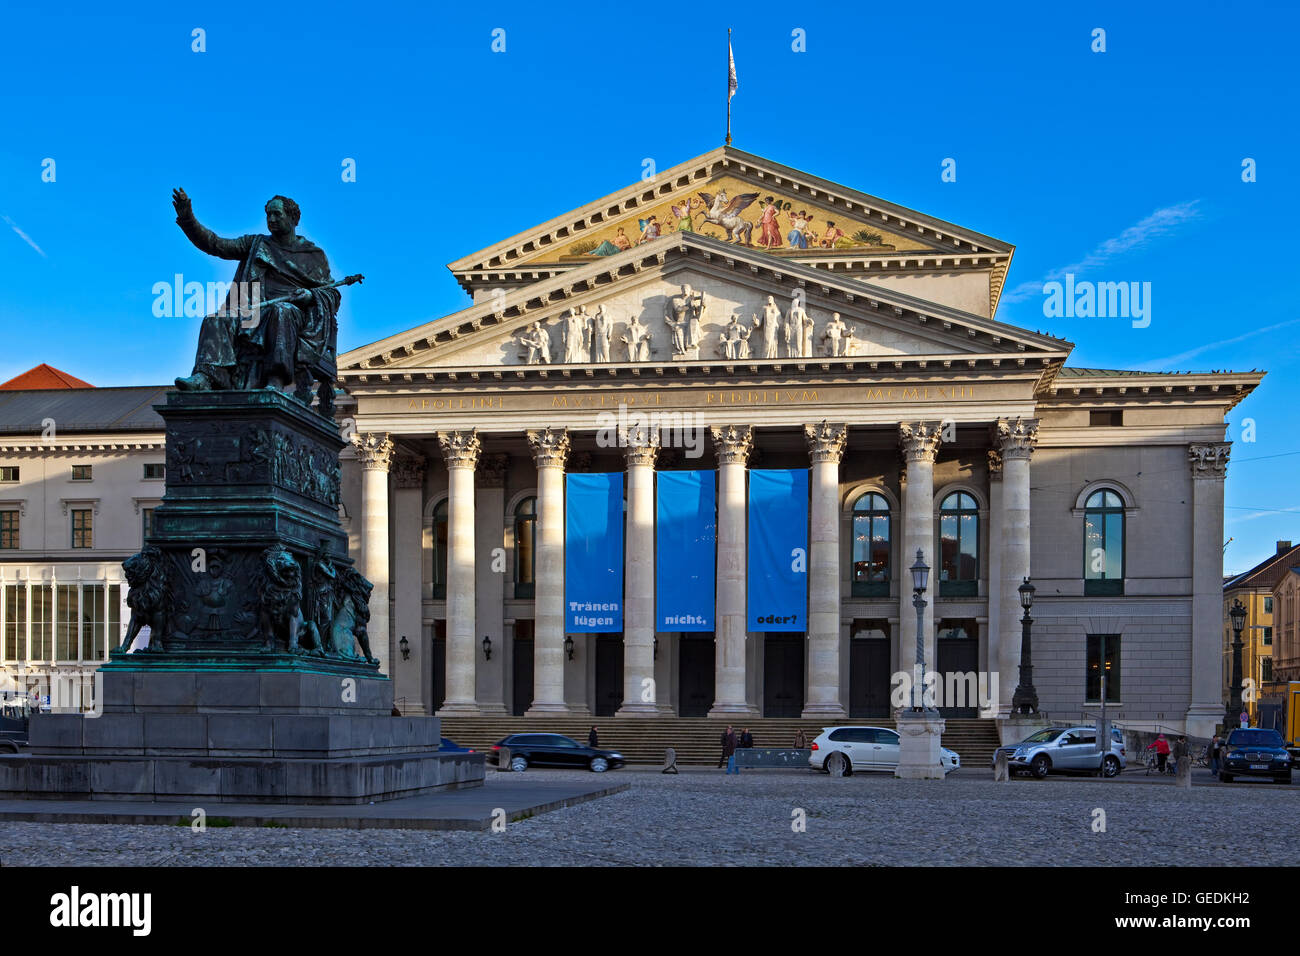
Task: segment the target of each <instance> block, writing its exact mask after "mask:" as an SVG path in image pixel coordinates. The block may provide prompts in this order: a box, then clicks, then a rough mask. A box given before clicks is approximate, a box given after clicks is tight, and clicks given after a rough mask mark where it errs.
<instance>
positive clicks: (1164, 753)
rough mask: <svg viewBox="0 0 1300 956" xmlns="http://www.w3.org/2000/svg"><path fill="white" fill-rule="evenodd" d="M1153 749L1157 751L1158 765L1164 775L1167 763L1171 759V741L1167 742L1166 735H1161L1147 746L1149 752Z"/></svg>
mask: <svg viewBox="0 0 1300 956" xmlns="http://www.w3.org/2000/svg"><path fill="white" fill-rule="evenodd" d="M1152 747H1154V748H1155V751H1156V763H1157V765H1158V766H1159V768H1160V772H1161V773H1164V772H1165V761H1166V760H1168V759H1169V741H1167V740H1165V735H1164V734H1160V735H1159V736H1158V737H1156V739H1155V740H1153V741H1152V742H1151V743H1150V744H1148V745H1147V750H1150V749H1151V748H1152Z"/></svg>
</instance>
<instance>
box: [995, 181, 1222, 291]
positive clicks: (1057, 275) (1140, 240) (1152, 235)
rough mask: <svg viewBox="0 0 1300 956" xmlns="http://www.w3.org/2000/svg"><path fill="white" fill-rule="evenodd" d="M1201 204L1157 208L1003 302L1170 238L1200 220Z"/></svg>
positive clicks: (1185, 203)
mask: <svg viewBox="0 0 1300 956" xmlns="http://www.w3.org/2000/svg"><path fill="white" fill-rule="evenodd" d="M1199 203H1200V200H1199V199H1193V200H1191V201H1190V202H1180V203H1177V204H1176V205H1173V206H1166V207H1165V208H1164V209H1157V210H1156V211H1155V212H1153V213H1152V214H1151V215H1149V216H1147V217H1146V218H1145V219H1143V220H1142V221H1141V222H1138V223H1136V224H1134V225H1132V226H1129V227H1128V228H1127V229H1125V230H1124V231H1123V232H1121V233H1120V234H1119V235H1118V236H1113V237H1112V238H1110V239H1107V240H1105V241H1104V242H1102V243H1101V244H1100V245H1098V246H1097V248H1095V249H1093V250H1092V252H1090V253H1088V254H1087V255H1086V256H1084V257H1083V258H1082V259H1080V260H1079V261H1078V262H1072V263H1070V265H1068V266H1062V267H1061V268H1059V269H1054V270H1052V271H1051V272H1049V273H1048V274H1047V275H1045V276H1044V277H1043V278H1041V279H1036V280H1034V281H1032V282H1022V283H1020V284H1019V285H1018V286H1016V287H1015V288H1014V289H1012V290H1011V291H1010V292H1007V293H1004V294H1003V296H1002V301H1003V302H1023V301H1024V300H1025V299H1031V298H1033V297H1034V296H1036V295H1040V294H1041V293H1042V291H1043V283H1045V282H1051V281H1053V280H1055V279H1062V278H1064V277H1065V274H1066V273H1067V272H1070V273H1074V274H1075V275H1080V274H1081V273H1084V272H1086V271H1088V270H1089V269H1096V268H1098V267H1099V266H1103V265H1105V264H1106V263H1108V262H1110V261H1111V260H1112V259H1115V258H1116V257H1118V256H1121V255H1123V254H1124V253H1126V252H1130V251H1132V250H1133V249H1136V248H1138V247H1139V246H1142V245H1145V244H1146V243H1148V242H1150V241H1152V240H1153V239H1158V238H1160V237H1161V236H1165V235H1168V234H1169V233H1171V232H1173V231H1174V230H1175V229H1177V228H1178V227H1179V226H1181V225H1183V224H1184V223H1187V222H1191V221H1192V220H1193V219H1198V218H1200V215H1201V213H1200V211H1199V210H1198V209H1197V208H1196V207H1197V205H1198V204H1199Z"/></svg>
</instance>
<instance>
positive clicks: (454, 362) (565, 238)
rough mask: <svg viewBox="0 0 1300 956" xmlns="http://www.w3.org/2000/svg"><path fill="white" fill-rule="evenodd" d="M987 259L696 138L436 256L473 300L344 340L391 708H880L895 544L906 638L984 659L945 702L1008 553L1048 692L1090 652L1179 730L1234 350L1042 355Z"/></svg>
mask: <svg viewBox="0 0 1300 956" xmlns="http://www.w3.org/2000/svg"><path fill="white" fill-rule="evenodd" d="M1013 251H1014V248H1013V247H1012V246H1011V245H1009V244H1008V243H1005V242H1002V241H1000V240H997V239H992V238H990V237H988V236H985V235H982V234H980V233H978V232H974V231H972V230H970V229H966V228H964V227H961V226H957V225H954V224H952V223H949V222H945V221H943V220H940V219H936V218H934V217H932V216H929V215H925V214H922V213H919V212H915V211H913V210H910V209H906V208H903V207H901V206H897V205H894V204H892V203H889V202H886V201H883V200H881V199H877V198H875V197H873V196H870V195H867V194H865V193H861V192H858V191H856V190H854V189H850V188H847V187H844V186H840V185H837V184H836V183H832V182H828V181H825V180H822V179H819V178H817V177H816V176H813V175H810V174H807V173H803V172H800V171H798V170H795V169H790V168H788V167H785V166H781V165H779V164H777V163H774V162H771V161H769V160H766V159H763V158H760V157H758V156H754V155H751V154H748V153H745V152H742V151H740V150H737V149H733V148H730V147H725V148H719V149H716V150H714V151H712V152H710V153H707V154H705V155H703V156H700V157H698V158H696V159H694V160H691V161H690V162H687V163H683V164H681V165H679V166H676V167H673V168H672V169H669V170H666V171H663V172H660V173H659V174H658V175H656V176H655V177H654V178H652V179H649V180H643V181H640V182H637V183H635V184H633V185H631V186H628V187H627V188H626V189H623V190H621V191H619V192H616V193H613V194H611V195H608V196H605V197H604V198H601V199H598V200H596V201H594V202H591V203H589V204H588V205H585V206H582V207H581V208H578V209H575V210H573V211H571V212H568V213H565V214H563V215H561V216H558V217H557V218H555V219H552V220H550V221H549V222H546V223H543V224H542V225H540V226H537V227H535V228H533V229H529V230H527V231H525V232H521V233H519V234H518V235H515V236H512V237H510V238H508V239H504V240H502V241H501V242H499V243H497V244H496V245H494V246H491V247H490V248H487V249H483V250H481V251H479V252H475V253H473V254H472V255H468V256H466V257H465V258H463V259H460V260H458V261H456V262H453V263H451V265H450V267H449V268H450V269H451V271H452V273H453V274H454V275H455V276H456V278H457V280H458V281H459V282H460V284H461V286H462V287H463V288H464V289H465V290H466V291H467V292H469V293H470V294H471V295H472V297H473V305H471V306H470V307H469V308H466V309H464V310H462V311H460V312H457V313H455V314H452V315H447V316H445V317H443V318H440V319H438V320H437V321H434V322H430V323H428V324H425V325H421V326H419V327H418V328H414V329H410V330H408V331H403V332H400V333H399V334H396V335H393V336H391V337H389V338H386V339H383V340H381V341H378V342H374V343H372V344H369V345H366V346H364V347H362V348H358V349H355V350H353V351H350V352H348V353H346V354H345V355H342V356H340V362H339V367H340V374H341V378H342V384H343V386H344V388H345V389H346V392H347V396H346V398H345V399H344V400H343V401H342V402H341V404H340V406H339V415H340V418H341V419H343V421H342V422H341V424H342V426H343V427H344V428H346V429H349V430H350V432H351V433H352V436H353V443H352V446H351V448H350V449H349V451H347V452H345V462H344V509H345V511H346V521H347V524H348V528H349V533H350V535H351V546H352V548H353V549H354V553H355V554H358V555H359V556H360V562H361V566H362V570H363V572H364V573H365V574H366V575H367V577H369V578H370V579H371V580H372V581H374V582H375V592H374V597H373V599H372V618H371V627H370V630H371V634H372V644H373V646H375V647H376V648H378V649H380V652H381V653H383V654H385V658H386V659H385V662H384V667H385V669H386V670H387V671H388V672H389V673H390V674H391V675H392V677H393V679H394V681H395V682H396V694H397V696H398V698H399V701H400V704H401V706H403V708H404V709H405V710H407V711H410V712H417V713H423V712H437V713H440V714H444V715H470V714H483V715H490V714H502V715H505V714H515V715H521V716H522V715H526V714H560V713H568V714H591V715H593V716H596V715H615V714H617V715H643V714H651V715H658V716H670V715H678V716H681V717H688V716H704V715H714V716H730V715H736V718H735V719H737V720H742V719H744V717H745V716H750V717H759V716H769V717H792V716H793V717H800V716H803V717H810V718H816V719H818V720H821V721H823V722H831V721H834V720H838V719H841V718H846V717H853V718H859V717H862V718H866V717H872V716H888V715H889V714H890V713H891V678H892V676H893V675H894V674H895V673H897V672H900V671H903V672H911V670H912V667H913V665H914V663H915V661H916V654H917V645H918V640H917V637H918V633H917V631H918V618H917V612H916V610H915V609H914V606H913V594H912V579H911V574H910V571H909V568H910V566H911V565H912V564H913V563H914V561H915V558H916V554H917V552H918V551H920V552H921V554H922V556H923V558H924V561H925V563H926V564H927V565H928V566H929V567H930V569H931V570H930V577H929V586H928V589H927V591H926V593H925V595H924V598H925V601H926V607H925V609H924V612H923V617H922V619H921V621H920V624H919V626H920V629H921V637H922V640H923V644H924V653H925V659H926V663H927V667H928V668H930V669H932V670H937V671H938V672H939V673H940V674H941V675H948V674H966V675H979V677H980V680H981V682H982V684H981V686H983V687H985V688H987V692H986V693H985V694H984V695H983V696H982V697H981V696H980V695H978V694H968V695H967V697H966V699H964V700H962V699H957V698H954V697H951V696H949V697H945V698H943V699H942V700H941V702H942V703H943V704H944V705H945V706H944V707H943V708H942V710H943V712H945V713H947V714H949V715H951V716H962V717H972V716H976V715H978V716H981V717H988V718H994V717H997V716H999V715H1006V714H1007V713H1008V712H1009V710H1010V707H1011V699H1012V694H1013V692H1014V690H1015V687H1016V683H1017V679H1018V668H1019V664H1020V657H1021V617H1022V614H1023V611H1022V607H1021V600H1020V595H1019V593H1018V588H1019V587H1020V586H1021V584H1022V582H1024V580H1025V579H1026V578H1029V579H1030V581H1031V583H1032V584H1033V586H1034V587H1035V589H1036V590H1035V600H1034V603H1033V607H1032V617H1033V621H1034V623H1033V630H1032V634H1033V644H1032V651H1033V655H1032V660H1033V682H1034V685H1035V687H1036V690H1037V693H1038V697H1039V702H1040V707H1041V708H1042V709H1043V710H1044V711H1046V712H1047V713H1048V714H1049V715H1050V716H1053V717H1058V716H1059V717H1064V718H1067V719H1069V718H1077V717H1080V716H1081V715H1083V714H1088V713H1093V712H1095V711H1096V710H1097V709H1098V708H1099V706H1100V703H1101V699H1100V697H1101V687H1102V680H1101V677H1102V675H1103V674H1105V675H1106V682H1105V683H1106V692H1105V693H1106V698H1107V705H1108V708H1109V712H1110V713H1111V715H1112V716H1115V717H1121V718H1123V719H1125V720H1127V721H1129V722H1132V723H1143V722H1145V723H1149V724H1153V725H1160V726H1163V727H1168V728H1180V729H1181V728H1186V729H1187V730H1188V731H1189V732H1191V733H1194V734H1199V735H1206V736H1208V734H1209V733H1210V732H1211V731H1212V728H1213V726H1214V724H1215V722H1216V721H1217V720H1218V719H1220V718H1221V716H1222V709H1223V705H1222V702H1221V688H1220V647H1219V643H1220V630H1221V624H1220V621H1219V605H1220V591H1221V584H1222V579H1221V572H1222V544H1223V500H1224V498H1223V494H1224V481H1225V475H1226V466H1227V463H1228V452H1229V446H1228V444H1227V443H1226V442H1225V441H1224V437H1225V424H1224V416H1225V414H1226V413H1227V412H1228V410H1229V409H1231V408H1232V407H1233V406H1234V405H1236V404H1237V403H1238V402H1240V401H1241V400H1242V399H1243V398H1244V397H1245V396H1246V395H1248V394H1249V393H1250V392H1251V390H1252V389H1253V388H1254V387H1255V386H1256V385H1257V384H1258V383H1259V381H1260V379H1261V377H1262V376H1261V374H1259V373H1249V374H1235V373H1192V372H1174V371H1168V372H1157V373H1152V372H1133V371H1118V370H1108V369H1090V368H1076V367H1072V366H1070V365H1069V364H1068V359H1069V357H1070V353H1071V350H1072V348H1073V346H1072V344H1071V343H1070V342H1068V341H1066V340H1065V339H1063V338H1058V337H1056V336H1054V335H1050V334H1045V333H1043V332H1037V331H1030V330H1027V329H1023V328H1018V327H1015V326H1012V325H1008V324H1006V323H1003V322H1000V321H998V320H997V319H996V318H995V315H996V313H997V305H998V298H999V294H1000V293H1001V291H1002V287H1003V281H1004V278H1005V276H1006V273H1007V268H1008V265H1009V263H1010V261H1011V256H1012V254H1013ZM593 489H594V492H593ZM774 489H775V490H774ZM593 495H594V496H593ZM611 496H613V497H612V499H611ZM683 496H685V497H683ZM611 500H612V501H613V504H612V505H610V506H608V507H607V503H608V502H609V501H611ZM683 501H685V502H686V505H685V513H686V514H687V515H688V517H687V518H686V519H685V520H683V518H682V514H683V513H684V512H683V510H682V503H683ZM670 511H671V513H672V514H673V516H674V517H673V518H672V527H671V528H669V527H668V526H667V524H666V522H667V519H666V518H665V515H666V514H669V512H670ZM584 529H585V530H584ZM592 529H595V530H592ZM611 542H613V546H614V547H615V552H614V558H613V559H612V560H605V557H606V556H607V555H608V554H609V547H610V543H611ZM791 542H794V544H793V546H790V545H791ZM575 555H576V557H581V558H582V559H583V560H588V559H590V560H589V563H588V564H587V565H583V564H581V562H579V561H576V560H575ZM787 559H788V564H787V563H783V562H786V561H787ZM591 562H594V563H591ZM602 562H603V563H602ZM584 568H585V570H584ZM760 569H761V573H760ZM787 571H789V572H790V573H792V574H793V575H794V577H793V578H792V579H791V578H790V575H789V574H787ZM657 577H658V578H660V579H661V580H659V581H657V580H656V579H657ZM791 580H793V581H794V584H793V587H794V588H795V589H796V590H797V591H798V593H797V594H794V595H793V596H792V592H791V591H790V587H791ZM665 582H666V583H667V586H663V585H665ZM688 592H689V593H690V594H691V595H692V596H691V600H692V601H693V602H694V603H693V604H691V605H690V606H689V607H686V606H685V605H684V604H683V602H682V601H679V600H678V596H679V594H680V595H685V594H687V593H688ZM769 598H770V601H769ZM780 601H786V602H787V604H780V603H779V602H780ZM772 602H776V603H772ZM778 605H779V608H778V610H779V609H781V608H786V607H787V605H788V607H789V608H790V609H791V612H790V613H789V614H785V613H766V611H765V609H766V610H770V609H771V607H776V606H778ZM575 622H576V623H575ZM385 637H386V638H387V639H386V640H385V639H384V638H385ZM950 684H951V682H950ZM953 686H955V685H953ZM967 686H969V685H967Z"/></svg>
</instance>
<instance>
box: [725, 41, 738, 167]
mask: <svg viewBox="0 0 1300 956" xmlns="http://www.w3.org/2000/svg"><path fill="white" fill-rule="evenodd" d="M738 86H740V84H739V83H738V82H737V81H736V55H735V53H733V52H732V50H731V29H730V28H728V29H727V145H728V146H730V145H731V98H732V97H733V96H735V95H736V88H737V87H738Z"/></svg>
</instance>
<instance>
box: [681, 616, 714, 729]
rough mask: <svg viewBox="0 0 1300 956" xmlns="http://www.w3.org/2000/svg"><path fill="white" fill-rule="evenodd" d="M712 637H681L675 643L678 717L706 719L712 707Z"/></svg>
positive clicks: (697, 635) (684, 635)
mask: <svg viewBox="0 0 1300 956" xmlns="http://www.w3.org/2000/svg"><path fill="white" fill-rule="evenodd" d="M714 653H715V652H714V646H713V635H712V634H683V635H682V636H681V639H680V640H679V642H678V644H677V716H678V717H707V716H708V715H709V708H711V707H712V706H713V668H714V664H715V663H716V661H717V658H716V657H715V656H714Z"/></svg>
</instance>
